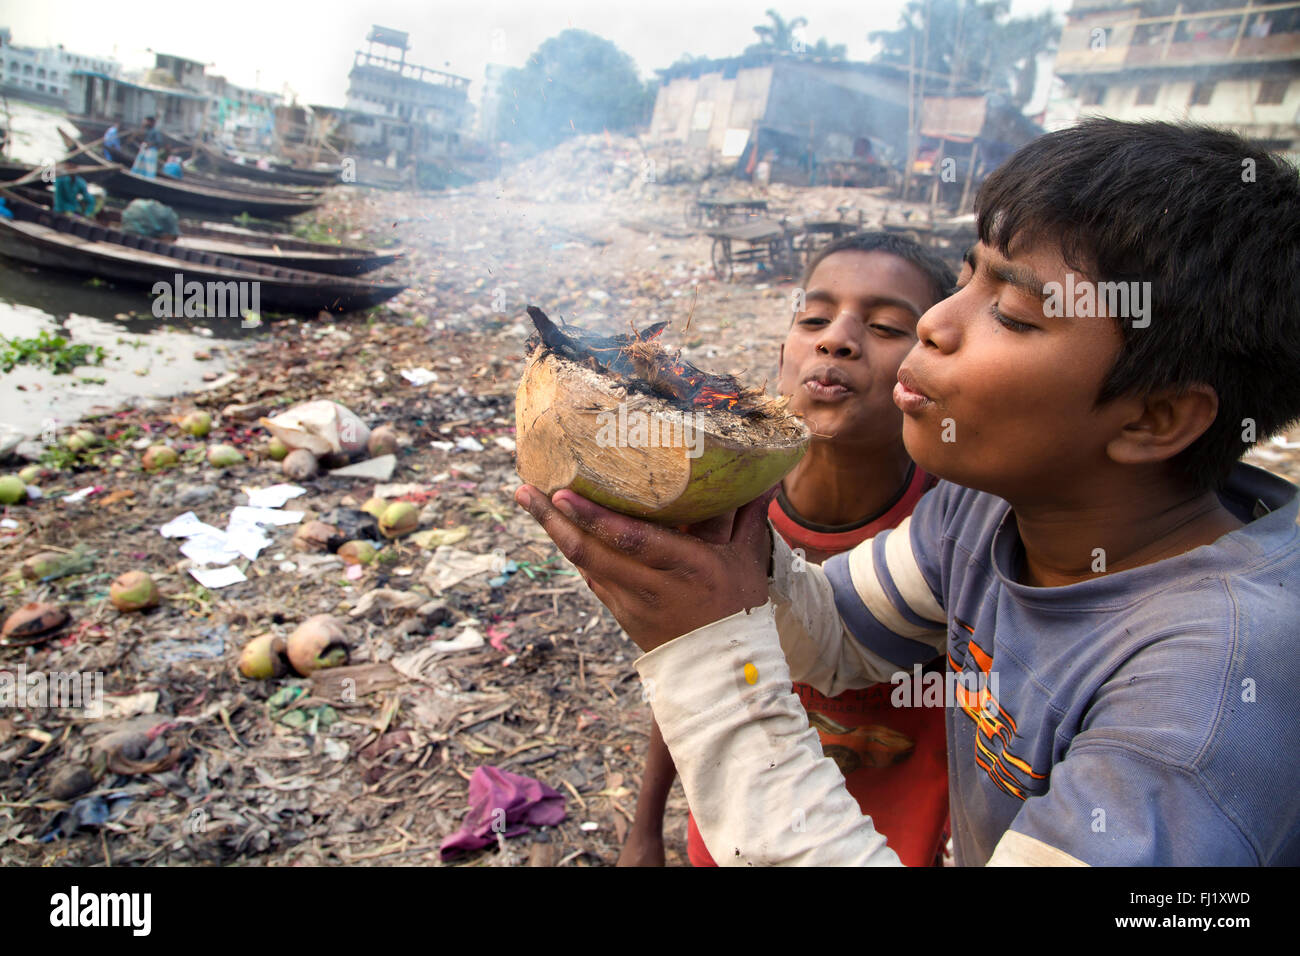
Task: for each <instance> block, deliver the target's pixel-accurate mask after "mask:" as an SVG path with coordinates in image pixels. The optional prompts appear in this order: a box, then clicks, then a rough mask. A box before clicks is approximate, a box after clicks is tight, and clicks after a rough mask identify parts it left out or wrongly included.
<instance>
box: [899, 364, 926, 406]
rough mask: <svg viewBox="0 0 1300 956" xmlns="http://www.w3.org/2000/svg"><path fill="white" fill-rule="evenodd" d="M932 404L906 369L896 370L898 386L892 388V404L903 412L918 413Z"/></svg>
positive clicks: (914, 377)
mask: <svg viewBox="0 0 1300 956" xmlns="http://www.w3.org/2000/svg"><path fill="white" fill-rule="evenodd" d="M933 402H934V399H932V398H931V397H930V396H929V395H928V394H927V393H926V392H925V391H923V390H922V388H921V384H920V383H919V382H918V381H917V380H916V376H914V375H913V374H912V373H911V372H910V371H909V370H908V369H906V368H900V369H899V370H898V384H897V385H895V386H894V404H895V405H897V406H898V407H899V408H901V409H902V410H903V411H904V412H919V411H920V410H921V409H923V408H925V407H926V406H927V405H930V404H932V403H933Z"/></svg>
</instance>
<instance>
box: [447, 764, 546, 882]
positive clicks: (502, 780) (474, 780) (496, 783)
mask: <svg viewBox="0 0 1300 956" xmlns="http://www.w3.org/2000/svg"><path fill="white" fill-rule="evenodd" d="M565 816H566V814H565V811H564V795H563V794H562V793H559V792H558V791H556V790H553V789H551V788H550V787H548V786H547V785H546V784H544V783H542V782H541V781H540V780H534V779H533V778H532V777H524V776H521V775H519V774H517V773H511V772H510V771H509V770H498V769H497V768H496V767H492V766H489V765H487V764H484V765H483V766H481V767H479V768H478V769H477V770H475V771H474V775H473V776H472V777H470V778H469V813H468V814H466V816H465V822H464V823H463V824H462V825H461V828H460V830H459V831H458V832H456V833H454V834H452V835H451V836H449V837H447V839H445V840H443V841H442V846H441V847H439V849H438V852H439V853H440V854H441V855H442V858H443V859H444V860H446V859H449V858H451V857H454V856H457V855H458V854H461V853H467V852H469V851H470V850H480V849H482V848H483V847H485V846H492V845H493V844H494V843H496V842H497V833H498V832H500V833H503V834H504V835H505V836H507V837H513V836H519V834H521V833H527V832H528V828H529V827H530V826H535V827H547V826H555V825H556V824H557V823H560V822H561V821H562V820H563V819H564V818H565Z"/></svg>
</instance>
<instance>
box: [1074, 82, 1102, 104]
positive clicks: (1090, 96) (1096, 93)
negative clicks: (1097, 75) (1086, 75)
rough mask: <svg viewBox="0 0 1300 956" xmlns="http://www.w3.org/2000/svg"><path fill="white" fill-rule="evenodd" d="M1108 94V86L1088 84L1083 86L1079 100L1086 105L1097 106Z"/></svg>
mask: <svg viewBox="0 0 1300 956" xmlns="http://www.w3.org/2000/svg"><path fill="white" fill-rule="evenodd" d="M1105 96H1106V87H1104V86H1094V85H1088V86H1085V87H1084V88H1083V92H1082V93H1080V95H1079V100H1080V102H1081V103H1082V105H1084V106H1097V105H1098V104H1099V103H1101V101H1102V99H1103V98H1104V97H1105Z"/></svg>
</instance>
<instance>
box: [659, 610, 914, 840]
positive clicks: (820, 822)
mask: <svg viewBox="0 0 1300 956" xmlns="http://www.w3.org/2000/svg"><path fill="white" fill-rule="evenodd" d="M637 669H638V671H639V672H640V673H641V677H642V680H643V682H644V683H645V686H646V691H647V696H648V697H649V699H650V702H651V705H652V707H653V708H654V713H655V720H656V721H658V723H659V727H660V730H661V731H662V732H663V736H664V741H665V742H666V743H667V744H668V748H669V750H670V751H671V752H672V755H673V760H674V762H675V763H676V765H677V772H678V774H679V775H680V777H681V780H682V785H683V787H684V788H685V790H686V799H687V801H688V802H689V803H690V806H691V811H692V813H694V815H695V819H696V822H697V823H698V824H699V827H700V832H701V833H702V834H703V836H704V840H705V844H706V845H707V846H708V849H709V852H710V853H711V854H712V855H713V858H714V859H715V860H716V861H717V862H718V864H719V865H721V866H728V865H731V866H744V865H751V866H752V865H760V866H762V865H820V866H845V865H882V866H899V865H901V863H900V861H899V859H898V855H897V854H896V853H894V851H893V850H891V849H890V848H889V847H888V846H887V845H886V842H885V838H884V837H883V836H882V835H881V834H879V833H877V832H876V829H875V827H874V826H873V825H872V822H871V818H870V817H866V816H863V815H862V812H861V810H859V808H858V805H857V802H856V801H855V800H854V799H853V797H852V796H851V795H850V794H849V792H848V790H847V788H846V787H845V785H844V776H843V774H841V773H840V771H839V768H838V767H837V766H836V765H835V763H834V762H833V761H831V760H829V759H827V758H825V757H823V756H822V749H821V742H820V741H819V740H818V738H817V733H816V731H814V730H813V729H812V728H811V727H809V725H808V717H807V714H806V713H805V712H804V709H803V707H802V706H801V705H800V703H799V698H798V697H796V696H795V695H794V694H793V693H792V692H791V689H790V669H789V667H788V666H787V664H786V661H785V656H784V654H783V653H782V651H781V643H780V640H779V639H778V637H777V631H776V622H775V619H774V616H773V609H772V605H771V604H770V603H769V604H766V605H764V606H763V607H761V608H756V609H754V610H753V611H750V612H748V613H743V612H742V613H740V614H735V615H733V616H731V617H729V618H726V619H724V620H722V621H717V622H715V623H713V624H710V625H708V626H706V627H703V628H700V629H699V630H697V631H693V632H691V633H690V634H686V635H683V636H682V637H679V638H677V639H676V640H673V641H670V642H668V643H667V644H665V645H663V646H661V647H659V648H656V649H655V650H653V651H651V652H650V653H649V654H646V655H645V656H644V657H642V658H641V659H640V660H638V661H637Z"/></svg>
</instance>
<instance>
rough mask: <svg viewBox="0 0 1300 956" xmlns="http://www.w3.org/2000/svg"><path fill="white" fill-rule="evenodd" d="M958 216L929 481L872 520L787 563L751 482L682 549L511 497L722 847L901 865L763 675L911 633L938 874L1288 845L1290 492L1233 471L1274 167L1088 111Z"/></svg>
mask: <svg viewBox="0 0 1300 956" xmlns="http://www.w3.org/2000/svg"><path fill="white" fill-rule="evenodd" d="M976 213H977V229H978V235H979V242H978V244H977V245H976V246H975V247H974V249H973V250H972V252H971V254H970V256H969V260H968V263H967V266H966V268H964V269H963V272H962V276H961V279H960V282H959V290H958V292H957V293H956V294H955V295H953V296H952V297H951V298H948V299H946V300H944V301H943V302H940V303H939V304H937V305H935V306H934V307H933V308H931V309H930V310H929V311H928V312H926V314H925V315H924V316H923V317H922V318H921V320H920V321H919V322H918V323H917V329H916V331H917V340H918V341H917V344H916V345H915V347H914V348H913V349H912V350H911V352H910V353H909V354H908V356H907V358H906V359H905V360H904V361H903V364H902V366H901V368H900V369H899V372H898V385H897V387H896V390H895V393H894V396H895V401H896V403H897V404H898V406H899V407H900V409H901V410H902V411H903V414H904V422H903V440H904V443H905V445H906V447H907V451H908V453H909V454H910V455H911V457H912V459H913V460H914V461H915V462H916V463H917V466H918V467H920V468H923V469H925V470H926V471H927V472H930V473H931V474H934V475H937V476H938V477H939V478H940V479H942V480H941V481H940V483H939V485H938V486H937V487H936V488H935V489H934V490H933V491H931V492H929V493H928V494H927V495H926V496H925V497H924V498H922V500H921V501H920V503H919V504H918V505H917V506H916V509H915V510H914V512H913V514H912V516H911V517H910V518H909V519H907V520H906V521H904V522H903V523H902V524H900V525H899V526H898V527H897V528H895V529H893V530H891V531H886V532H883V533H881V534H879V535H877V536H876V537H875V538H873V539H872V540H871V541H867V542H864V543H862V544H861V545H859V546H858V547H856V548H854V549H853V550H852V551H851V552H849V553H847V554H842V555H838V556H836V557H833V558H831V559H830V560H829V561H827V562H826V566H825V568H824V569H822V568H818V567H816V566H813V565H809V566H807V567H806V568H804V569H803V570H801V571H798V572H795V571H794V570H793V568H792V561H791V554H790V551H789V549H788V548H787V547H786V545H785V544H784V543H783V542H782V541H781V540H780V538H779V537H777V536H772V535H770V534H769V530H768V527H767V523H766V520H765V519H766V515H767V506H768V503H767V501H766V500H762V499H760V500H758V501H755V502H752V503H751V504H749V505H747V506H745V507H744V508H742V509H741V510H739V511H738V512H736V513H735V514H734V516H731V520H729V521H728V520H724V521H719V522H718V523H717V525H716V527H714V528H712V529H710V532H709V533H708V534H706V535H703V536H702V537H693V536H690V535H686V534H681V533H676V532H673V531H670V530H666V529H662V528H658V527H655V526H652V525H649V524H647V523H645V522H640V521H635V520H632V519H629V518H626V517H624V516H621V515H616V514H613V513H612V512H608V511H606V510H604V509H602V508H599V507H597V506H595V505H593V504H591V503H590V502H587V501H585V500H584V499H582V498H580V497H579V496H577V495H575V494H572V493H571V492H568V491H560V492H557V493H556V494H555V495H554V497H553V499H552V500H548V499H547V498H546V496H544V495H542V494H541V493H540V492H539V491H537V489H535V488H531V487H528V486H524V487H523V488H521V489H520V490H519V492H518V493H517V497H518V500H519V501H520V503H521V504H522V505H523V506H524V507H526V508H528V509H529V511H530V512H531V513H532V514H533V516H534V517H535V518H536V519H537V520H538V521H539V522H540V523H541V524H542V526H543V527H544V528H545V529H546V531H547V532H548V533H549V534H550V536H551V538H552V539H553V540H554V541H555V542H556V544H557V545H558V546H559V548H560V550H561V551H562V552H563V553H564V554H565V555H566V556H567V557H568V558H569V559H570V560H572V561H573V562H574V563H575V564H576V565H577V566H578V567H579V568H580V569H581V571H582V573H583V574H584V576H585V577H586V578H587V580H588V582H589V584H590V586H591V587H592V589H593V590H594V591H595V593H596V595H597V596H598V597H599V598H600V599H601V600H602V601H603V602H604V603H605V604H606V606H608V607H609V608H610V609H611V610H612V611H613V613H614V616H615V617H616V618H617V619H618V621H619V622H620V624H622V626H623V627H624V629H625V630H626V631H627V633H628V635H629V636H630V637H631V638H632V640H633V641H635V642H636V644H637V645H638V646H639V647H641V649H642V650H644V651H646V652H647V653H646V655H645V656H644V657H642V658H641V659H640V660H639V661H638V662H637V667H638V670H639V671H640V673H641V675H642V678H643V679H644V680H647V681H649V680H653V681H654V687H655V693H654V695H653V701H652V703H653V707H654V713H655V718H656V720H657V721H658V723H659V726H660V728H661V729H662V732H663V736H664V739H665V741H666V742H667V744H668V747H669V749H670V750H671V752H672V755H673V758H674V760H675V762H676V766H677V771H678V773H680V774H681V777H682V782H683V786H684V788H685V791H686V797H687V799H688V801H689V802H690V806H691V809H692V812H693V813H694V814H695V816H696V819H697V820H698V822H699V826H700V830H701V831H702V832H703V834H704V836H705V839H706V841H707V842H708V845H709V846H710V847H712V848H714V850H715V851H716V852H717V855H718V860H719V862H723V863H728V864H733V865H746V864H755V863H758V864H772V863H784V864H789V863H829V864H834V863H844V864H848V863H853V864H877V863H880V864H897V863H898V857H897V855H896V854H895V853H894V852H893V851H892V850H891V849H890V848H889V847H888V846H887V845H886V842H885V837H886V836H887V835H888V834H882V833H880V832H877V830H876V828H875V826H874V825H873V823H872V820H871V818H870V817H869V816H865V815H863V814H862V813H861V811H860V809H859V807H858V806H857V804H856V802H855V801H854V800H853V799H852V798H851V796H850V795H849V793H848V791H847V789H846V788H845V785H844V779H843V776H842V774H840V772H839V770H838V769H837V768H836V766H835V764H834V763H833V762H832V761H830V760H828V759H825V758H824V757H823V756H822V753H821V746H820V744H819V742H818V740H817V736H816V734H815V733H814V732H813V731H812V728H811V727H810V726H809V724H808V720H807V716H806V715H805V713H804V711H803V708H802V707H801V706H800V704H799V699H798V698H797V697H796V696H795V695H794V694H793V693H791V692H790V690H789V687H790V681H791V679H792V678H793V679H795V680H800V681H806V682H808V683H811V684H812V685H813V686H815V687H817V688H818V690H819V691H821V692H822V693H823V694H827V695H834V694H837V693H839V692H840V691H841V690H843V689H844V688H846V687H855V686H858V687H860V686H864V685H866V684H869V683H871V682H873V681H880V680H888V679H889V677H890V675H891V674H893V673H894V672H896V671H898V670H907V669H909V668H911V667H912V666H913V664H915V663H917V662H920V661H925V660H929V659H930V658H931V657H932V656H934V654H935V653H936V652H938V653H941V654H944V655H945V657H946V659H947V662H948V666H949V667H950V668H951V669H952V671H953V672H954V674H955V675H956V677H958V678H962V680H959V681H954V691H955V692H954V694H953V698H954V699H951V700H948V701H947V702H946V703H947V728H948V774H949V780H950V796H951V806H950V812H951V817H952V829H953V843H954V847H955V855H956V859H957V862H958V863H959V864H966V865H979V864H985V863H994V864H1007V863H1010V864H1073V865H1077V864H1094V865H1096V864H1136V865H1149V864H1175V865H1188V864H1197V865H1204V864H1215V865H1240V864H1251V865H1254V864H1263V865H1268V864H1282V865H1297V864H1300V737H1297V735H1296V734H1294V733H1293V732H1292V728H1293V725H1294V716H1293V710H1294V706H1293V702H1294V699H1295V687H1296V686H1297V685H1298V684H1300V655H1297V654H1296V653H1295V622H1296V620H1297V619H1300V550H1298V549H1297V543H1298V533H1297V528H1296V516H1297V489H1296V488H1295V486H1293V485H1291V484H1290V483H1289V482H1286V481H1284V480H1283V479H1281V478H1277V477H1274V476H1272V475H1269V474H1267V473H1266V472H1263V471H1260V470H1259V469H1256V468H1252V467H1250V466H1247V465H1245V464H1243V463H1241V462H1240V461H1239V460H1238V459H1239V458H1240V456H1241V455H1242V453H1243V452H1244V451H1245V450H1246V449H1247V448H1248V447H1249V446H1250V444H1251V443H1252V442H1254V441H1256V440H1259V439H1263V438H1266V437H1268V436H1269V435H1271V434H1273V433H1275V432H1277V431H1279V430H1281V429H1282V428H1283V427H1285V426H1286V425H1287V424H1288V423H1289V422H1292V421H1294V420H1295V419H1296V418H1297V417H1298V416H1300V377H1297V376H1296V374H1295V369H1296V367H1297V365H1298V364H1300V182H1298V181H1297V176H1296V171H1295V169H1293V168H1291V167H1290V166H1288V165H1287V164H1285V163H1282V162H1280V161H1278V160H1277V159H1275V158H1274V157H1272V156H1270V155H1269V154H1268V153H1267V152H1265V151H1264V150H1262V149H1260V148H1258V147H1256V146H1254V145H1252V144H1251V143H1249V142H1247V141H1245V140H1244V139H1241V138H1240V137H1238V136H1235V135H1233V134H1230V133H1226V132H1221V131H1217V130H1212V129H1207V128H1201V127H1194V126H1177V125H1172V124H1160V123H1121V122H1117V121H1113V120H1090V121H1088V122H1085V123H1082V124H1080V125H1078V126H1076V127H1073V128H1071V129H1066V130H1061V131H1058V132H1055V133H1049V134H1047V135H1045V136H1043V137H1040V138H1039V139H1037V140H1035V141H1033V142H1032V143H1030V144H1029V145H1027V146H1025V147H1024V148H1022V149H1021V150H1020V151H1018V152H1017V153H1016V154H1015V155H1014V156H1013V157H1012V158H1011V159H1010V160H1008V161H1007V162H1006V163H1005V164H1004V165H1003V166H1002V167H1000V168H999V169H998V170H997V171H995V172H994V173H993V174H992V175H991V176H990V177H989V179H988V180H987V181H986V182H985V183H984V185H983V186H982V187H981V189H980V193H979V196H978V199H977V202H976ZM1067 278H1068V279H1069V281H1072V283H1073V287H1074V288H1075V289H1080V288H1085V289H1087V288H1091V289H1093V290H1094V291H1099V290H1100V289H1101V288H1102V286H1101V283H1108V284H1109V283H1114V284H1115V285H1110V286H1109V288H1110V289H1111V291H1112V292H1113V291H1114V290H1115V289H1116V288H1119V287H1120V284H1124V285H1123V287H1125V288H1130V289H1135V288H1140V289H1143V290H1146V291H1144V292H1143V294H1142V301H1143V302H1144V303H1145V308H1144V310H1143V311H1144V313H1145V314H1144V315H1143V316H1142V317H1141V318H1140V320H1139V321H1135V320H1134V317H1133V316H1132V315H1130V314H1127V310H1125V309H1124V308H1122V307H1120V308H1116V304H1117V303H1119V302H1120V299H1119V296H1118V295H1110V296H1108V297H1103V300H1104V302H1105V307H1104V308H1103V309H1102V311H1101V314H1100V315H1098V313H1097V312H1095V311H1093V310H1092V309H1091V308H1088V307H1086V306H1087V304H1088V303H1087V300H1086V299H1083V298H1081V299H1080V301H1079V302H1071V301H1067V302H1066V303H1064V304H1065V305H1066V306H1067V308H1065V309H1061V308H1060V307H1059V306H1060V305H1061V304H1062V303H1061V302H1060V301H1059V297H1058V295H1057V293H1058V291H1059V290H1060V289H1062V288H1064V287H1065V285H1066V283H1067ZM1142 283H1149V286H1141V284H1142ZM1146 292H1149V294H1146ZM1092 303H1093V304H1094V305H1096V304H1099V303H1098V299H1097V296H1095V295H1094V296H1092ZM1075 306H1080V307H1077V308H1076V307H1075ZM706 538H707V540H706ZM968 677H973V678H974V680H973V681H967V680H965V678H968ZM994 677H996V678H997V681H996V691H994V690H993V687H994V681H993V680H992V678H994ZM792 817H793V818H794V819H795V820H797V821H798V822H799V824H800V825H797V826H795V825H792V822H791V821H792Z"/></svg>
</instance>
